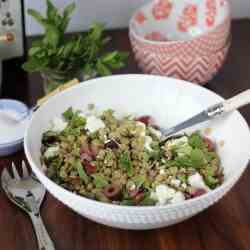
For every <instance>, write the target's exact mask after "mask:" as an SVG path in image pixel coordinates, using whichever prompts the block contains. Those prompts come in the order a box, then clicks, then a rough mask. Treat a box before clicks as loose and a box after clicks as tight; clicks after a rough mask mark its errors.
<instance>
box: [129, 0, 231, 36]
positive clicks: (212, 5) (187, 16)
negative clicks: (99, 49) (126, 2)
mask: <svg viewBox="0 0 250 250" xmlns="http://www.w3.org/2000/svg"><path fill="white" fill-rule="evenodd" d="M229 16H230V8H229V4H228V2H227V0H204V1H200V0H188V1H178V0H175V1H174V0H155V1H151V2H150V3H148V4H146V5H144V6H143V7H141V8H140V9H139V10H138V11H137V12H136V13H135V14H134V16H133V17H132V19H131V28H132V29H133V31H134V32H135V33H136V34H137V35H139V36H140V37H142V38H144V39H147V40H151V41H188V40H191V39H193V38H195V37H198V36H200V35H202V34H205V33H207V32H209V31H211V30H214V29H215V28H216V27H218V25H220V24H222V23H223V22H224V21H225V20H226V19H227V18H228V17H229Z"/></svg>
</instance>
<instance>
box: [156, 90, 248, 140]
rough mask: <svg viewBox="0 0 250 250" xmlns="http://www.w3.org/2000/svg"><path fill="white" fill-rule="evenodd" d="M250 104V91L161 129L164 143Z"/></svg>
mask: <svg viewBox="0 0 250 250" xmlns="http://www.w3.org/2000/svg"><path fill="white" fill-rule="evenodd" d="M249 103H250V89H248V90H246V91H244V92H242V93H240V94H238V95H236V96H234V97H232V98H231V99H228V100H226V101H224V102H221V103H218V104H215V105H213V106H212V107H209V108H208V109H206V110H204V111H202V112H201V113H199V114H197V115H195V116H193V117H192V118H190V119H188V120H186V121H184V122H182V123H180V124H178V125H176V126H174V127H172V128H168V129H161V131H162V134H163V139H162V142H164V141H166V140H167V139H168V138H169V137H170V136H172V135H174V134H176V133H178V132H180V131H183V130H184V129H187V128H189V127H192V126H194V125H197V124H199V123H202V122H205V121H208V120H212V119H214V118H216V117H218V116H221V115H223V114H225V113H229V112H232V111H235V110H236V109H238V108H240V107H243V106H245V105H247V104H249Z"/></svg>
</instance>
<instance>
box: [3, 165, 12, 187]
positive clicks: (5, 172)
mask: <svg viewBox="0 0 250 250" xmlns="http://www.w3.org/2000/svg"><path fill="white" fill-rule="evenodd" d="M10 179H11V176H10V174H9V172H8V170H7V169H6V168H4V169H3V171H2V175H1V181H2V184H3V182H8V181H9V180H10Z"/></svg>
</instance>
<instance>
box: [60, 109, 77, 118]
mask: <svg viewBox="0 0 250 250" xmlns="http://www.w3.org/2000/svg"><path fill="white" fill-rule="evenodd" d="M62 115H63V117H64V119H65V120H66V121H71V120H72V118H73V116H74V111H73V109H72V107H70V108H68V109H67V110H66V111H65V112H64V113H63V114H62Z"/></svg>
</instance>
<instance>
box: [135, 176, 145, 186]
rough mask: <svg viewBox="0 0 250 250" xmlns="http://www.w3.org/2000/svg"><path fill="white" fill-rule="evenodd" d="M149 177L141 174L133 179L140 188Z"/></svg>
mask: <svg viewBox="0 0 250 250" xmlns="http://www.w3.org/2000/svg"><path fill="white" fill-rule="evenodd" d="M146 180H147V178H146V176H145V175H139V176H137V177H135V178H134V179H133V181H134V183H135V185H136V187H137V188H140V187H141V186H143V184H144V183H145V182H146Z"/></svg>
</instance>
